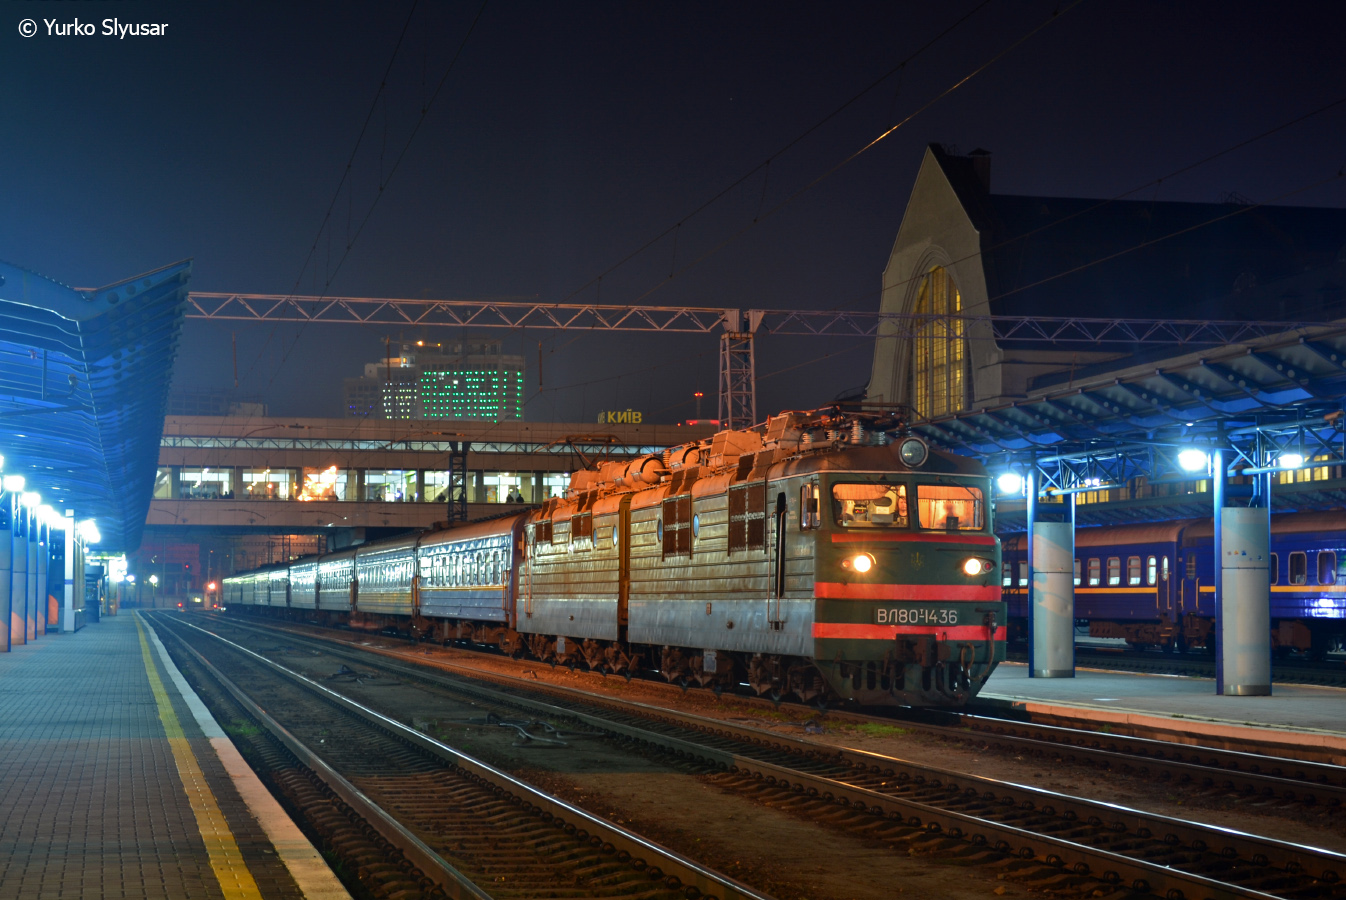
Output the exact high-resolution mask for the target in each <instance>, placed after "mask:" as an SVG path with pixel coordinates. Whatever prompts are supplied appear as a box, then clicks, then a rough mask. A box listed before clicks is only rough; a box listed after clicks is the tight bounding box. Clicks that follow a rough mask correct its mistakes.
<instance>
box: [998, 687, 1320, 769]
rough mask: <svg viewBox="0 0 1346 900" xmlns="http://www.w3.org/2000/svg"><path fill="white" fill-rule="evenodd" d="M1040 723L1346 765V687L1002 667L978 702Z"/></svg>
mask: <svg viewBox="0 0 1346 900" xmlns="http://www.w3.org/2000/svg"><path fill="white" fill-rule="evenodd" d="M977 701H978V702H979V703H985V704H988V705H990V706H992V707H995V708H997V709H998V710H1000V711H1005V710H1013V711H1015V712H1017V713H1020V714H1022V715H1024V716H1025V717H1028V718H1031V719H1032V720H1033V721H1036V722H1046V723H1049V724H1059V725H1065V726H1071V725H1078V726H1081V727H1089V728H1094V729H1097V728H1099V727H1100V726H1104V725H1106V726H1108V727H1109V729H1110V730H1112V731H1115V732H1116V733H1119V734H1133V735H1136V736H1143V737H1151V736H1152V737H1160V738H1163V739H1166V740H1179V741H1182V742H1183V743H1190V744H1202V745H1205V746H1210V747H1221V748H1226V749H1233V750H1249V749H1254V748H1264V747H1266V746H1267V745H1272V746H1278V747H1281V748H1283V751H1284V755H1286V756H1294V757H1297V758H1301V759H1313V760H1316V761H1321V762H1332V763H1334V764H1336V765H1346V689H1343V688H1333V687H1317V686H1313V685H1302V684H1274V685H1272V693H1271V695H1270V696H1267V697H1233V696H1219V695H1217V694H1216V693H1215V680H1214V679H1212V678H1194V677H1188V676H1178V675H1151V674H1143V673H1134V672H1108V671H1101V670H1098V669H1085V668H1080V669H1077V670H1076V672H1075V677H1074V678H1029V677H1028V666H1027V665H1025V664H1023V663H1017V662H1008V663H1001V664H1000V666H999V667H997V668H996V670H995V672H994V673H992V675H991V678H990V680H989V681H988V682H987V683H986V686H985V687H983V688H982V691H981V693H980V694H979V695H978V697H977Z"/></svg>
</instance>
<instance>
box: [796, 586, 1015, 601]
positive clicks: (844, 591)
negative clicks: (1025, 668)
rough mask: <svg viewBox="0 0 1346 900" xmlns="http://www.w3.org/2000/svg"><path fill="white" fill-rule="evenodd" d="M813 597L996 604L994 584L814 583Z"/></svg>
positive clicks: (996, 593) (997, 597)
mask: <svg viewBox="0 0 1346 900" xmlns="http://www.w3.org/2000/svg"><path fill="white" fill-rule="evenodd" d="M813 596H815V597H817V598H819V599H821V600H954V601H965V600H970V601H977V602H982V603H999V602H1000V586H999V585H994V584H988V585H979V584H844V583H842V582H839V581H817V582H814V585H813Z"/></svg>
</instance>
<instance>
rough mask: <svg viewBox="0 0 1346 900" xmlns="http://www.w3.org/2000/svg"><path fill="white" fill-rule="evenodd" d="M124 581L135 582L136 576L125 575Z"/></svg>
mask: <svg viewBox="0 0 1346 900" xmlns="http://www.w3.org/2000/svg"><path fill="white" fill-rule="evenodd" d="M126 581H127V583H128V584H135V583H136V577H135V576H134V575H127V576H126Z"/></svg>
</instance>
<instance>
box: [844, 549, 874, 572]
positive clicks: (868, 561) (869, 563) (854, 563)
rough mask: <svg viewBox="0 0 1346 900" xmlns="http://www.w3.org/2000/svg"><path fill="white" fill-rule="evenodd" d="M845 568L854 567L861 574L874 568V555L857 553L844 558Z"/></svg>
mask: <svg viewBox="0 0 1346 900" xmlns="http://www.w3.org/2000/svg"><path fill="white" fill-rule="evenodd" d="M846 568H848V569H854V570H855V571H857V572H859V573H860V574H861V575H863V574H865V573H866V572H868V571H869V570H870V569H872V568H874V557H872V556H870V555H869V554H868V553H857V554H855V555H854V556H852V557H851V558H850V559H848V560H846Z"/></svg>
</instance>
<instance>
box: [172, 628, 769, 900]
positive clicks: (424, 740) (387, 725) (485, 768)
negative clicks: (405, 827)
mask: <svg viewBox="0 0 1346 900" xmlns="http://www.w3.org/2000/svg"><path fill="white" fill-rule="evenodd" d="M180 624H182V625H183V626H185V627H187V628H191V629H193V630H195V631H197V632H199V633H201V634H203V635H207V636H208V637H210V638H213V639H214V640H216V641H219V642H220V643H223V644H225V645H227V646H228V647H230V648H231V649H233V650H235V651H237V652H239V653H241V654H244V655H245V656H247V657H249V658H250V659H253V660H255V661H256V662H258V663H261V664H263V665H264V666H266V667H267V668H269V669H271V670H272V671H274V672H276V673H278V674H280V675H281V676H283V677H284V678H286V679H289V680H290V681H291V682H292V683H294V684H296V685H299V686H300V687H303V688H305V689H306V690H308V691H310V692H312V693H314V694H316V695H317V696H319V697H321V698H322V699H324V700H325V701H327V702H329V703H332V704H334V705H337V706H339V707H341V708H342V709H345V710H346V711H348V712H350V713H352V714H353V715H355V716H356V717H358V718H360V719H363V720H364V721H366V722H368V723H369V724H371V725H374V726H375V727H378V728H381V729H384V730H386V731H388V732H390V733H391V734H393V735H394V736H396V737H398V738H400V739H402V740H404V741H406V742H408V743H411V744H414V745H416V746H418V747H420V748H421V749H423V750H426V751H428V752H429V753H430V754H432V755H433V756H435V757H437V758H439V759H441V760H443V761H444V762H446V763H448V764H449V765H452V766H455V767H457V768H460V769H462V770H463V771H465V772H468V773H469V774H470V775H471V776H475V777H476V778H479V779H481V780H482V781H485V782H488V783H490V784H492V785H495V786H496V787H499V788H500V789H502V790H504V791H507V792H509V793H510V794H512V795H513V796H515V797H518V798H519V799H520V801H521V802H524V803H527V804H532V805H534V806H536V807H537V808H538V809H540V810H543V811H544V812H545V813H548V814H550V815H551V816H553V817H554V818H555V819H556V820H558V821H560V822H563V823H565V824H566V825H572V826H574V827H575V828H576V829H580V830H585V831H588V832H589V833H590V834H594V835H595V836H597V835H600V834H601V835H602V836H603V840H604V841H605V842H607V843H609V844H611V845H612V846H613V847H614V848H615V850H616V852H623V851H624V852H626V853H628V854H629V855H630V857H631V858H633V859H645V860H646V861H647V862H649V861H651V859H653V860H657V866H658V868H659V869H660V870H661V872H662V874H663V875H665V876H671V877H674V878H676V879H678V881H679V882H681V886H685V887H695V888H696V889H697V890H698V891H699V892H700V894H701V895H703V896H704V897H705V898H706V900H720V898H723V900H731V898H732V900H771V898H770V896H769V895H766V894H761V893H758V892H757V891H754V890H753V889H752V888H749V887H748V886H746V885H743V884H740V883H739V882H737V881H734V880H733V879H731V878H729V877H728V876H726V875H723V874H721V873H719V872H716V871H715V870H713V869H708V868H706V867H704V866H702V865H700V864H699V863H697V862H695V861H694V860H691V859H688V858H686V857H683V856H680V855H679V854H677V853H674V852H673V851H672V850H669V849H668V848H666V847H662V846H660V845H659V844H656V843H654V842H653V841H650V840H648V839H647V838H644V837H641V836H640V835H638V834H635V833H633V832H630V831H627V830H626V829H624V828H622V827H620V826H618V825H615V824H613V823H611V822H608V821H607V820H605V819H602V818H599V817H598V816H595V815H593V814H592V813H590V812H588V811H587V810H584V809H581V808H580V807H577V806H573V805H571V804H569V803H567V802H565V801H564V800H561V799H559V798H557V797H553V796H551V795H550V794H546V793H544V792H542V791H540V790H538V789H537V788H535V787H533V786H532V785H530V784H528V783H527V782H526V781H521V780H519V779H517V778H514V777H513V776H511V775H509V774H507V773H505V772H503V771H501V770H499V769H497V768H495V767H494V766H491V765H489V764H487V763H484V762H482V761H481V760H478V759H476V758H474V757H472V756H469V755H467V754H466V753H463V752H462V751H460V750H456V749H454V748H453V747H450V746H449V745H447V744H444V743H441V742H440V741H437V740H435V739H434V738H432V737H430V736H429V735H426V734H423V733H422V732H419V731H416V730H415V729H412V728H408V727H407V726H406V725H403V724H402V723H401V722H398V721H397V720H396V719H393V718H390V717H388V716H386V715H384V714H383V713H380V712H378V711H377V710H373V709H370V708H369V707H367V706H365V705H363V704H361V703H359V702H357V701H355V700H352V699H350V698H349V697H346V696H343V695H342V694H339V693H337V692H336V691H333V690H332V689H330V688H328V687H326V686H324V685H321V684H319V683H317V682H316V681H313V680H312V679H311V678H308V677H306V676H304V675H301V674H299V673H298V672H295V671H293V670H291V669H288V668H286V667H285V666H282V665H280V664H279V663H276V662H273V661H272V660H269V659H267V658H266V657H265V656H262V655H261V654H259V653H256V652H254V651H252V650H250V649H248V648H247V647H244V646H242V645H241V644H238V643H236V642H234V641H230V640H229V639H228V638H225V637H222V636H221V635H218V634H215V633H213V632H211V631H209V630H207V629H204V628H201V627H199V626H197V625H193V624H192V623H190V622H183V623H180ZM193 652H195V651H193ZM197 655H198V656H199V654H197ZM221 677H223V676H221ZM254 706H255V704H254ZM338 777H339V776H338ZM351 789H352V790H355V788H354V787H353V786H352V788H351ZM384 815H386V814H384ZM412 837H414V835H413V836H412ZM422 846H423V845H422ZM425 849H426V851H427V852H430V853H433V852H434V851H432V850H430V849H429V848H428V847H426V848H425ZM444 865H445V866H448V863H447V862H446V863H444ZM455 871H456V870H455ZM462 877H464V878H465V877H466V876H462Z"/></svg>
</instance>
